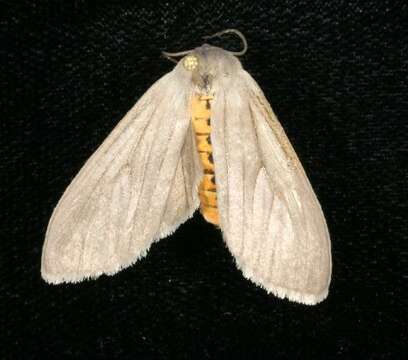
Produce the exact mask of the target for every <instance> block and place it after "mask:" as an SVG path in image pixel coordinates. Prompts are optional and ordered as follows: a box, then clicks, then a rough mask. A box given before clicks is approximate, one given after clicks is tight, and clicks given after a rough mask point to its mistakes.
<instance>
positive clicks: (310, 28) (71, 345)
mask: <svg viewBox="0 0 408 360" xmlns="http://www.w3.org/2000/svg"><path fill="white" fill-rule="evenodd" d="M0 6H1V10H0V14H1V15H0V26H1V47H0V51H1V72H0V79H1V90H0V91H1V97H0V103H1V143H2V146H1V162H0V167H1V180H2V182H3V185H2V187H1V206H2V212H1V229H0V230H1V232H0V233H1V242H0V260H1V261H0V297H1V304H0V306H1V307H0V354H1V355H0V358H2V359H3V358H15V359H46V358H50V359H53V358H55V359H57V358H58V359H59V358H65V357H70V358H75V359H82V358H84V359H93V358H96V359H104V358H105V359H113V358H122V359H138V358H157V359H165V358H177V359H182V358H190V359H200V358H203V359H215V358H251V359H255V358H259V359H265V358H302V359H305V358H313V359H316V358H325V359H328V358H364V359H374V358H404V357H406V356H408V352H407V340H408V333H407V302H406V300H407V292H406V289H407V276H408V271H407V265H408V261H407V255H408V250H407V235H406V234H407V231H408V228H407V221H406V216H407V206H406V199H407V172H406V169H405V168H404V166H403V160H404V158H405V160H406V158H407V148H408V147H407V141H406V137H407V135H406V132H407V130H408V129H407V116H408V100H407V95H408V85H407V70H408V69H407V67H408V60H407V55H408V54H407V50H408V49H407V41H408V30H407V25H408V22H407V20H408V16H407V15H408V5H407V3H406V1H403V0H401V1H391V0H384V1H343V0H340V1H318V0H314V1H305V0H300V1H299V0H286V1H276V2H275V1H257V2H255V1H249V2H248V3H244V2H242V1H216V2H211V1H192V2H188V1H178V2H176V3H166V2H160V3H156V2H154V1H150V2H148V3H138V2H135V1H129V2H126V1H122V2H120V4H119V3H115V2H98V5H97V6H96V5H94V4H93V3H92V2H85V1H64V2H63V1H48V2H38V1H37V2H33V1H27V2H19V1H1V2H0ZM230 27H235V28H238V29H240V30H241V31H242V32H243V33H244V34H245V35H246V36H247V38H248V43H249V50H248V52H247V54H246V55H245V56H244V57H243V58H242V62H243V65H244V67H245V68H246V69H247V70H248V71H249V72H250V73H251V74H252V75H253V76H254V78H255V79H256V80H257V81H258V82H259V84H260V86H261V87H262V88H263V89H264V92H265V94H266V96H267V98H268V99H269V100H270V102H271V104H272V106H273V108H274V110H275V112H276V113H277V115H278V117H279V118H280V120H281V123H282V125H283V126H284V128H285V130H286V132H287V134H288V136H289V138H290V139H291V141H292V143H293V145H294V147H295V149H296V150H297V153H298V155H299V157H300V159H301V161H302V163H303V164H304V167H305V169H306V171H307V173H308V175H309V177H310V180H311V182H312V184H313V186H314V188H315V191H316V193H317V195H318V197H319V199H320V201H321V204H322V207H323V209H324V211H325V214H326V217H327V221H328V224H329V228H330V232H331V235H332V250H333V260H334V264H333V280H332V285H331V291H330V295H329V297H328V299H327V300H326V301H324V302H323V303H321V304H320V305H318V306H315V307H307V306H302V305H298V304H294V303H290V302H288V301H286V300H279V299H277V298H275V297H274V296H272V295H267V294H266V293H265V292H264V291H263V290H262V289H260V288H257V287H256V286H254V285H253V284H251V283H250V282H249V281H247V280H245V279H244V278H243V277H242V276H241V274H240V272H239V271H238V270H236V268H235V266H234V262H233V259H232V257H231V256H230V254H229V252H228V250H227V248H226V247H225V245H224V243H223V242H222V238H221V235H220V233H219V232H218V231H217V230H216V229H215V228H213V227H212V226H211V225H209V224H207V223H205V222H204V221H203V220H202V219H201V216H200V215H199V214H196V216H195V217H194V218H193V219H192V220H190V221H188V222H187V223H186V224H184V225H183V226H181V227H180V229H179V230H178V231H177V232H176V233H175V234H174V235H173V236H171V237H169V238H167V239H164V240H161V241H160V242H159V243H157V244H155V245H154V246H153V247H152V248H151V250H150V252H149V254H148V256H147V257H145V258H144V259H142V260H140V261H139V262H138V263H137V264H136V265H134V266H132V267H131V268H128V269H126V270H124V271H122V272H120V273H119V274H117V275H115V276H113V277H105V276H103V277H101V278H99V279H98V280H97V281H88V282H84V283H80V284H76V285H61V286H50V285H47V284H46V283H44V282H43V281H42V280H41V278H40V272H39V270H40V258H41V248H42V243H43V238H44V233H45V230H46V226H47V222H48V220H49V217H50V215H51V212H52V209H53V207H54V206H55V205H56V203H57V201H58V199H59V198H60V196H61V195H62V192H63V191H64V189H65V188H66V186H67V185H68V184H69V182H70V180H71V179H72V178H73V177H74V176H75V174H76V173H77V172H78V170H79V169H80V167H81V165H82V164H83V163H84V161H85V160H86V159H87V158H88V157H89V156H90V155H91V154H92V153H93V151H94V150H95V149H96V148H97V146H98V145H99V144H100V143H101V142H102V140H103V139H104V138H105V137H106V136H107V135H108V134H109V132H110V131H111V129H112V128H113V127H114V125H115V124H116V123H117V122H118V121H119V120H120V118H121V117H122V116H123V115H124V114H125V113H126V111H127V110H128V109H129V108H130V107H131V106H132V105H133V104H134V102H135V101H136V100H137V99H138V98H139V97H140V96H141V95H142V94H143V92H144V91H146V89H147V88H148V87H149V86H150V85H151V84H152V83H153V82H154V81H155V80H156V79H158V78H159V77H160V76H162V75H163V74H164V73H166V72H168V71H169V70H170V69H171V68H172V66H173V65H172V63H170V62H168V61H167V60H165V59H163V58H162V57H161V56H160V51H161V50H169V51H177V50H183V49H190V48H192V47H195V46H198V45H201V43H202V41H201V39H200V37H201V36H202V35H205V34H212V33H214V32H216V31H219V30H222V29H224V28H230ZM212 43H213V44H216V45H222V46H223V47H225V48H228V49H237V48H238V47H239V46H240V44H239V42H238V40H236V39H234V38H230V37H226V38H223V39H222V40H215V41H213V42H212ZM147 220H148V219H147Z"/></svg>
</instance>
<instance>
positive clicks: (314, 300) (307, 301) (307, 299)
mask: <svg viewBox="0 0 408 360" xmlns="http://www.w3.org/2000/svg"><path fill="white" fill-rule="evenodd" d="M240 269H241V271H242V274H243V275H244V277H245V278H246V279H248V280H250V281H252V282H253V283H255V284H256V285H257V286H259V287H261V288H263V289H265V290H266V292H267V293H268V294H273V295H275V296H276V297H278V298H280V299H288V300H289V301H293V302H297V303H300V304H303V305H317V304H318V303H320V302H322V301H323V300H324V299H326V298H327V295H328V294H329V290H328V288H326V289H324V290H323V291H322V292H320V293H318V294H310V293H303V292H300V291H297V290H293V289H288V288H284V287H280V286H275V285H273V284H271V283H267V284H265V283H264V282H261V281H260V280H259V278H257V277H256V276H255V275H254V274H253V273H252V271H249V270H245V269H243V268H240Z"/></svg>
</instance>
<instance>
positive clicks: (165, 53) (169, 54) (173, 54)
mask: <svg viewBox="0 0 408 360" xmlns="http://www.w3.org/2000/svg"><path fill="white" fill-rule="evenodd" d="M192 51H193V50H185V51H179V52H168V51H162V55H163V56H164V57H165V58H166V59H168V60H170V61H172V62H174V63H176V64H177V63H178V61H177V60H176V59H174V58H175V57H179V56H184V55H187V54H189V53H191V52H192Z"/></svg>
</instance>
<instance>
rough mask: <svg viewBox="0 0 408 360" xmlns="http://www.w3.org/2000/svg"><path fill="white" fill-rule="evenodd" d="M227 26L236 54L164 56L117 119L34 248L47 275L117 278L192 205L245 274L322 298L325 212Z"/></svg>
mask: <svg viewBox="0 0 408 360" xmlns="http://www.w3.org/2000/svg"><path fill="white" fill-rule="evenodd" d="M227 33H233V34H236V35H238V36H239V37H240V38H241V39H242V41H243V44H244V49H243V50H242V51H240V52H231V51H227V50H224V49H222V48H220V47H216V46H211V45H209V44H207V43H205V44H204V45H202V46H200V47H198V48H195V49H192V50H187V51H182V52H178V53H168V52H164V53H163V54H164V55H165V56H166V57H168V58H169V59H171V60H174V61H175V62H176V63H177V65H176V66H175V67H174V69H173V70H172V71H170V72H169V73H167V74H166V75H164V76H163V77H162V78H160V79H159V80H158V81H157V82H156V83H154V84H153V86H152V87H151V88H150V89H148V90H147V92H146V93H145V94H144V95H143V96H142V97H141V98H140V100H138V101H137V103H136V104H135V105H134V107H133V108H132V109H131V110H130V111H129V112H128V113H127V114H126V116H125V117H124V118H123V119H122V120H121V121H120V122H119V123H118V125H117V126H116V127H115V129H114V130H113V131H112V132H111V134H110V135H109V136H108V137H107V138H106V140H105V141H104V142H103V143H102V145H101V146H100V147H99V148H98V149H97V150H96V152H95V153H94V154H93V155H92V156H91V157H90V159H89V160H88V161H87V162H86V163H85V165H84V166H83V167H82V169H81V170H80V172H79V173H78V175H77V176H76V177H75V178H74V180H73V181H72V182H71V184H70V185H69V186H68V188H67V189H66V191H65V193H64V194H63V196H62V198H61V199H60V201H59V202H58V205H57V206H56V208H55V209H54V212H53V214H52V217H51V219H50V222H49V225H48V229H47V233H46V239H45V243H44V246H43V253H42V264H41V274H42V277H43V278H44V279H45V281H47V282H49V283H53V284H58V283H62V282H78V281H82V280H84V279H88V278H97V277H98V276H100V275H101V274H108V275H112V274H115V273H116V272H118V271H119V270H121V269H123V268H126V267H128V266H130V265H131V264H133V263H135V262H136V261H137V260H138V259H140V258H141V257H142V256H144V255H145V254H146V252H147V251H148V249H149V248H150V246H151V245H152V243H153V242H155V241H157V240H159V239H161V238H164V237H166V236H168V235H169V234H171V233H173V232H174V231H175V230H176V229H177V228H178V227H179V225H180V224H182V223H183V222H185V221H186V220H187V219H189V218H190V217H191V216H192V215H193V214H194V212H195V211H196V210H197V209H200V212H201V214H202V215H203V216H204V218H205V219H206V220H207V221H208V222H209V223H212V224H214V225H216V226H217V227H219V229H220V230H221V231H222V235H223V239H224V241H225V243H226V246H227V247H228V249H229V250H230V252H231V254H232V255H233V257H234V258H235V261H236V265H237V267H238V268H239V269H240V270H241V271H242V273H243V275H244V276H245V277H246V278H248V279H250V280H251V281H252V282H254V283H255V284H257V285H259V286H261V287H263V288H264V289H265V290H266V291H267V292H269V293H272V294H274V295H276V296H278V297H280V298H287V299H289V300H291V301H295V302H299V303H303V304H316V303H318V302H320V301H322V300H323V299H325V298H326V296H327V294H328V288H329V283H330V279H331V250H330V238H329V233H328V229H327V225H326V221H325V218H324V215H323V212H322V210H321V207H320V204H319V202H318V200H317V198H316V195H315V193H314V191H313V189H312V187H311V185H310V183H309V180H308V178H307V176H306V174H305V171H304V169H303V167H302V165H301V163H300V162H299V159H298V157H297V155H296V153H295V151H294V150H293V148H292V146H291V144H290V142H289V140H288V138H287V137H286V135H285V132H284V130H283V128H282V126H281V125H280V123H279V121H278V120H277V118H276V116H275V114H274V112H273V111H272V108H271V106H270V105H269V103H268V101H267V100H266V98H265V96H264V94H263V92H262V90H261V89H260V88H259V86H258V85H257V83H256V82H255V80H254V79H253V78H252V77H251V75H249V73H248V72H246V71H245V70H244V69H243V68H242V65H241V63H240V61H239V60H238V56H240V55H242V54H243V53H245V51H246V49H247V42H246V40H245V37H244V36H243V35H242V33H240V32H239V31H238V30H235V29H228V30H224V31H222V32H219V33H216V34H214V35H213V36H210V37H214V36H221V35H223V34H227ZM210 37H207V38H210ZM175 58H181V59H180V60H179V61H176V60H175Z"/></svg>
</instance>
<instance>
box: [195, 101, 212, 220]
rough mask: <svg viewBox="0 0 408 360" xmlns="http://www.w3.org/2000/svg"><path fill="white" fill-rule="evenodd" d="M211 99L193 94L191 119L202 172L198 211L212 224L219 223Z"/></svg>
mask: <svg viewBox="0 0 408 360" xmlns="http://www.w3.org/2000/svg"><path fill="white" fill-rule="evenodd" d="M212 99H213V97H212V96H203V95H197V96H195V97H194V98H193V100H192V106H191V119H192V122H193V129H194V133H195V138H196V143H197V151H198V153H199V156H200V160H201V164H202V167H203V172H204V175H203V178H202V181H201V183H200V186H199V189H198V195H199V198H200V211H201V214H202V215H203V217H204V219H205V220H207V221H208V222H210V223H212V224H214V225H219V215H218V206H217V190H216V185H215V170H214V160H213V153H212V145H211V103H210V101H211V100H212Z"/></svg>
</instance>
